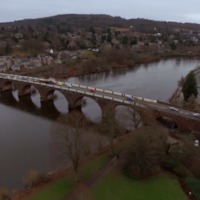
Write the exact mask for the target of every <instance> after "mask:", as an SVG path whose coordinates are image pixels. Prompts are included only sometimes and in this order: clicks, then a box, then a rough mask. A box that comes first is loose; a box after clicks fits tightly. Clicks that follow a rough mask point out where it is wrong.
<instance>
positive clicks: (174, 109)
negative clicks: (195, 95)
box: [169, 106, 178, 112]
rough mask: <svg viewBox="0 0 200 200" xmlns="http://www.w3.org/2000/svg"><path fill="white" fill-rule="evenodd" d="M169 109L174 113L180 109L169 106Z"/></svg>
mask: <svg viewBox="0 0 200 200" xmlns="http://www.w3.org/2000/svg"><path fill="white" fill-rule="evenodd" d="M169 109H170V110H172V111H176V112H178V108H175V107H172V106H169Z"/></svg>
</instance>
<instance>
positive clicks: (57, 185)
mask: <svg viewBox="0 0 200 200" xmlns="http://www.w3.org/2000/svg"><path fill="white" fill-rule="evenodd" d="M107 160H108V153H106V154H104V155H101V156H99V157H98V158H96V159H94V160H91V161H89V162H87V163H85V164H84V165H83V167H82V168H81V170H80V178H81V180H86V179H88V178H89V177H90V176H92V175H93V174H94V173H95V172H96V171H98V170H99V169H100V168H101V167H103V166H104V165H105V164H106V163H107ZM73 185H74V181H73V173H69V174H68V175H66V176H65V177H63V178H62V179H60V180H58V181H56V182H53V183H52V184H50V185H48V186H47V187H46V188H44V189H42V190H41V191H39V192H37V193H35V194H34V195H33V196H32V197H31V198H30V200H44V199H48V200H59V199H61V198H63V197H64V196H66V195H68V194H69V193H70V192H71V191H72V188H73Z"/></svg>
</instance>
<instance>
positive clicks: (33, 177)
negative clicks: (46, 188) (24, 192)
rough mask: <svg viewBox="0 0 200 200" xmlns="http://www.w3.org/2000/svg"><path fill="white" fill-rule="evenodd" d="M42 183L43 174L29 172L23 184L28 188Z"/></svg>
mask: <svg viewBox="0 0 200 200" xmlns="http://www.w3.org/2000/svg"><path fill="white" fill-rule="evenodd" d="M41 181H42V176H41V174H40V173H39V172H37V171H35V170H30V171H28V172H27V173H26V174H25V176H24V178H23V182H24V184H25V186H26V187H34V186H37V185H38V184H39V183H41Z"/></svg>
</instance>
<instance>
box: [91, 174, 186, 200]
mask: <svg viewBox="0 0 200 200" xmlns="http://www.w3.org/2000/svg"><path fill="white" fill-rule="evenodd" d="M91 192H92V194H93V196H94V199H95V200H110V199H115V200H122V199H126V200H132V199H133V198H134V199H137V200H161V199H162V200H172V199H177V200H186V199H187V197H186V195H185V194H184V192H183V191H182V189H181V187H180V185H179V182H178V180H177V179H176V177H174V176H169V175H166V174H160V175H157V176H155V177H152V178H149V179H147V180H133V179H130V178H128V177H126V176H125V175H124V174H123V173H121V172H119V171H118V170H114V171H112V172H111V173H110V174H109V175H107V176H106V177H103V178H102V179H101V180H100V181H99V182H97V183H96V184H95V185H93V186H92V188H91Z"/></svg>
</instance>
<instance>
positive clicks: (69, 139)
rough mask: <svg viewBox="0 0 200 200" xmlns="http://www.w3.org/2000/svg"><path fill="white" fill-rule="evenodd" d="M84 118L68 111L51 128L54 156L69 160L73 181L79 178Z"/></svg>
mask: <svg viewBox="0 0 200 200" xmlns="http://www.w3.org/2000/svg"><path fill="white" fill-rule="evenodd" d="M84 126H85V119H84V118H83V116H82V115H80V114H79V113H70V114H68V115H66V116H63V117H62V118H60V119H59V120H58V123H56V125H55V126H54V127H53V129H52V137H53V143H54V145H53V146H55V147H56V149H55V151H56V154H57V155H56V157H57V158H59V160H61V161H62V162H64V163H65V162H66V161H70V162H71V163H72V166H73V169H74V172H75V181H78V179H79V166H80V159H81V157H82V155H83V151H82V149H83V146H84V144H83V140H82V136H81V135H82V134H81V133H82V132H83V128H84Z"/></svg>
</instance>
